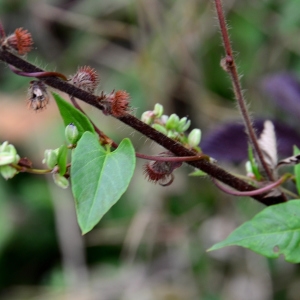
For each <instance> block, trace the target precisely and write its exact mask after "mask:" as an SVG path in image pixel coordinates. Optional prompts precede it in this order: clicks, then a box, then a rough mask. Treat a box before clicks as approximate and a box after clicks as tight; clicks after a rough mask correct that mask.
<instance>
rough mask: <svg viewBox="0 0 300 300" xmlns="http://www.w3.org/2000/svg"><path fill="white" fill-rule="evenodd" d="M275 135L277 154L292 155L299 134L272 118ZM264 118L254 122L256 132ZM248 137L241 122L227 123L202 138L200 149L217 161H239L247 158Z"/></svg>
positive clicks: (298, 140)
mask: <svg viewBox="0 0 300 300" xmlns="http://www.w3.org/2000/svg"><path fill="white" fill-rule="evenodd" d="M272 122H273V124H274V127H275V133H276V137H277V146H278V147H277V149H278V155H279V156H281V157H288V156H291V155H293V146H294V145H299V146H300V135H299V133H297V132H296V131H295V129H293V128H291V127H290V126H288V125H286V124H283V123H281V122H278V121H275V120H272ZM263 123H264V120H258V121H255V122H254V127H255V128H256V129H257V133H258V134H260V133H261V132H262V130H263ZM247 147H248V139H247V136H246V133H245V127H244V125H243V124H241V123H238V122H236V123H227V124H224V125H222V126H220V127H219V128H217V129H215V130H214V131H212V132H211V133H209V134H206V135H204V136H203V138H202V142H201V149H202V150H203V152H204V153H206V154H208V155H209V156H212V157H214V158H215V159H217V160H218V161H231V162H234V163H240V162H242V161H244V160H246V159H247V153H248V152H247V149H248V148H247Z"/></svg>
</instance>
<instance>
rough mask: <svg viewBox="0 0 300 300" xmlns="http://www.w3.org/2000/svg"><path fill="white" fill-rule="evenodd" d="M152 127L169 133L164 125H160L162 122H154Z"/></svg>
mask: <svg viewBox="0 0 300 300" xmlns="http://www.w3.org/2000/svg"><path fill="white" fill-rule="evenodd" d="M152 127H153V128H154V129H156V130H157V131H159V132H161V133H163V134H165V135H167V134H168V130H167V129H166V128H165V127H164V126H163V125H160V124H152Z"/></svg>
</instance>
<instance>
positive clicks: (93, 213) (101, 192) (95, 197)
mask: <svg viewBox="0 0 300 300" xmlns="http://www.w3.org/2000/svg"><path fill="white" fill-rule="evenodd" d="M134 169H135V151H134V148H133V146H132V144H131V142H130V140H129V139H124V140H123V141H122V142H121V144H120V145H119V147H118V149H116V150H115V151H114V152H107V151H105V150H104V149H103V148H102V147H101V146H100V145H99V142H98V139H97V137H95V135H93V134H92V133H90V132H86V133H85V134H84V135H83V136H82V138H81V139H80V140H79V142H78V144H77V147H76V148H75V150H74V152H73V154H72V166H71V181H72V191H73V195H74V197H75V202H76V212H77V219H78V223H79V226H80V228H81V231H82V233H83V234H85V233H87V232H89V231H90V230H91V229H92V228H93V227H94V226H95V225H96V224H97V223H98V222H99V221H100V219H101V218H102V217H103V216H104V214H105V213H106V212H107V211H108V210H109V209H110V208H111V207H112V206H113V205H114V204H115V203H116V202H117V201H118V200H119V199H120V197H121V196H122V194H123V193H124V192H125V191H126V189H127V187H128V185H129V183H130V180H131V178H132V176H133V172H134Z"/></svg>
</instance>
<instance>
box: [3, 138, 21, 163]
mask: <svg viewBox="0 0 300 300" xmlns="http://www.w3.org/2000/svg"><path fill="white" fill-rule="evenodd" d="M19 160H20V156H19V155H18V154H17V150H16V148H15V147H14V146H13V145H11V144H8V142H7V141H6V142H4V143H2V145H1V146H0V166H5V165H9V164H12V163H15V164H16V163H18V162H19Z"/></svg>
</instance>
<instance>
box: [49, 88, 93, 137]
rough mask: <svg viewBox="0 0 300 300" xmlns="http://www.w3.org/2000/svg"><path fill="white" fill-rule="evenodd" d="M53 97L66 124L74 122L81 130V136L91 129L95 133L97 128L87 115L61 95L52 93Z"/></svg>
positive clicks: (79, 130)
mask: <svg viewBox="0 0 300 300" xmlns="http://www.w3.org/2000/svg"><path fill="white" fill-rule="evenodd" d="M52 95H53V98H54V99H55V101H56V104H57V106H58V109H59V112H60V115H61V116H62V118H63V120H64V124H65V126H68V125H69V124H70V123H73V124H74V125H75V126H76V127H77V129H78V132H79V136H80V137H81V136H82V135H83V133H84V132H85V131H90V132H93V133H95V129H94V126H93V124H92V123H91V121H90V120H89V119H88V117H87V116H85V115H84V114H83V113H82V112H81V111H79V110H78V109H77V108H75V107H74V106H73V105H71V104H70V103H69V102H67V101H66V100H64V99H63V98H62V97H61V96H60V95H58V94H56V93H52Z"/></svg>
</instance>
